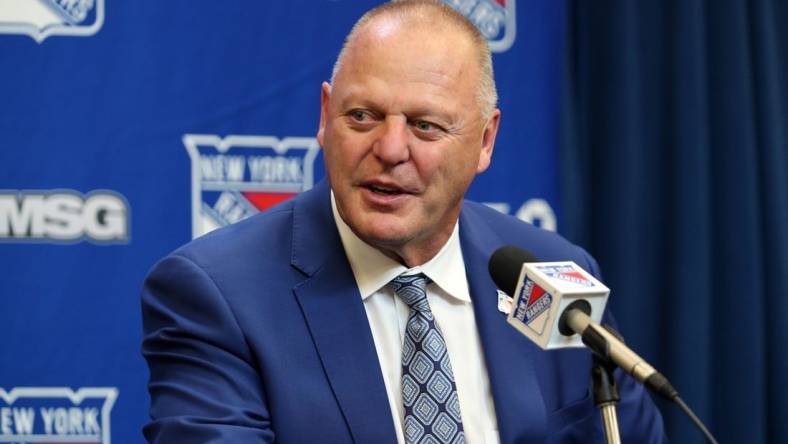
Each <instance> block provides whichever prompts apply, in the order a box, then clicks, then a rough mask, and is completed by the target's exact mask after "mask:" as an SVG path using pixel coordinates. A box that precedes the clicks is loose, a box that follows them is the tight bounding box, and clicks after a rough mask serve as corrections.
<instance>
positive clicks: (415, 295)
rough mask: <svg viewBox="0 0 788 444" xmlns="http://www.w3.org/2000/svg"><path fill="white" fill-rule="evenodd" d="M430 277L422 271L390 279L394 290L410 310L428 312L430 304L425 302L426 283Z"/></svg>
mask: <svg viewBox="0 0 788 444" xmlns="http://www.w3.org/2000/svg"><path fill="white" fill-rule="evenodd" d="M429 283H430V278H428V277H427V276H425V275H424V273H419V274H413V275H409V276H405V275H399V276H397V277H395V278H394V279H392V280H391V285H392V286H393V287H394V292H395V293H397V296H399V298H400V299H402V301H403V302H405V303H406V304H407V305H408V307H410V309H411V310H416V311H420V312H425V313H428V312H429V311H430V304H429V302H427V290H426V288H427V284H429Z"/></svg>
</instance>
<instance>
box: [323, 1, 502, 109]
mask: <svg viewBox="0 0 788 444" xmlns="http://www.w3.org/2000/svg"><path fill="white" fill-rule="evenodd" d="M422 27H426V28H427V29H429V30H430V33H431V34H432V35H441V34H448V33H451V34H454V35H456V36H457V38H458V39H465V40H466V42H467V43H468V44H469V46H470V47H471V48H472V51H471V52H470V53H471V54H473V56H472V57H474V58H475V59H476V60H475V62H476V65H477V66H478V73H479V75H478V77H479V78H478V81H477V87H476V88H477V91H476V99H477V103H478V106H479V112H480V114H481V115H482V117H483V118H485V119H486V118H489V117H490V116H491V115H492V113H493V111H494V110H495V106H496V103H497V102H498V94H497V92H496V89H495V79H494V77H493V68H492V56H491V54H490V48H489V46H488V44H487V40H486V39H485V38H484V36H483V35H482V34H481V33H480V32H479V30H478V29H477V28H476V26H474V25H473V23H471V22H470V21H468V19H466V18H465V16H463V15H462V14H460V13H459V12H457V11H455V10H454V9H453V8H452V7H451V6H449V5H447V4H445V3H443V2H441V1H438V0H400V1H392V2H390V3H384V4H382V5H380V6H378V7H376V8H374V9H372V10H370V11H368V12H367V13H366V14H364V15H363V16H362V17H361V18H360V19H359V20H358V21H357V22H356V24H355V25H354V26H353V29H351V31H350V33H349V34H348V36H347V37H346V38H345V43H344V45H343V46H342V50H341V51H340V53H339V56H338V57H337V60H336V63H335V64H334V70H333V72H332V74H331V83H332V84H334V81H335V80H336V78H337V76H338V75H339V73H340V71H341V70H342V68H343V64H344V63H345V62H346V61H347V58H348V51H349V50H350V49H351V48H353V47H354V46H355V45H356V44H357V43H358V40H360V39H363V38H365V37H366V35H365V34H368V33H370V32H373V33H375V34H377V35H378V36H380V35H381V34H385V33H386V32H396V31H397V30H401V29H403V28H408V29H411V28H413V29H415V28H422Z"/></svg>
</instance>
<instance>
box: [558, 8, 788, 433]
mask: <svg viewBox="0 0 788 444" xmlns="http://www.w3.org/2000/svg"><path fill="white" fill-rule="evenodd" d="M568 3H569V4H568V7H567V9H568V17H569V27H568V29H567V33H568V35H569V36H570V38H569V40H568V43H569V44H568V51H567V54H568V60H569V63H568V65H567V68H568V69H567V73H568V76H567V83H566V85H565V91H566V92H567V94H566V104H567V106H566V107H565V108H564V110H565V117H566V119H565V125H566V126H565V131H564V134H565V136H566V139H565V142H566V143H565V144H564V149H563V150H562V156H561V158H562V160H563V161H562V173H563V174H562V175H561V177H562V179H563V180H562V185H563V190H564V196H565V199H566V200H565V201H564V208H565V214H566V215H567V216H566V218H565V221H566V222H568V224H567V226H566V230H565V232H564V234H567V235H569V236H570V237H571V238H573V239H575V240H577V241H579V242H580V243H581V244H583V245H585V246H586V247H587V248H589V249H590V250H591V252H592V253H593V254H594V255H595V256H596V258H597V259H598V261H599V262H600V265H601V266H602V269H603V271H604V274H605V277H606V280H607V283H608V284H609V286H610V287H611V288H612V289H613V292H614V293H616V295H617V297H615V298H611V301H612V302H611V304H612V307H613V310H614V312H615V313H617V314H618V318H619V320H620V324H621V326H622V328H623V330H624V332H625V334H626V336H627V339H628V340H629V342H630V343H632V344H635V346H636V349H637V350H643V355H644V356H648V357H650V358H652V362H653V363H655V364H656V365H657V367H658V368H660V369H662V371H663V373H665V374H666V375H667V376H669V377H670V378H671V380H672V381H673V383H674V385H675V386H676V388H677V389H678V390H679V391H680V392H681V393H682V395H683V397H684V399H686V400H687V402H688V404H689V405H690V406H692V407H693V409H695V411H696V412H697V413H698V415H699V416H700V417H701V418H702V419H704V421H705V422H706V423H707V425H708V426H709V427H710V428H711V429H712V431H713V432H714V433H715V435H716V437H717V438H718V439H719V442H721V443H745V442H746V443H775V444H776V443H785V442H788V422H786V420H785V418H786V417H788V397H786V393H787V392H786V388H785V383H784V382H783V379H784V378H785V376H786V375H788V358H787V357H786V355H785V353H784V351H785V350H786V347H788V330H786V321H788V302H786V296H788V132H787V131H788V33H787V32H786V28H785V23H788V4H786V2H780V1H755V2H750V1H745V0H714V1H704V0H661V1H652V2H648V1H643V2H632V1H627V0H619V1H610V2H604V3H602V4H597V3H593V4H592V2H586V1H581V0H577V1H575V0H572V1H570V2H568ZM662 407H663V408H662V412H663V415H664V416H665V419H666V424H667V426H668V432H669V436H670V437H671V438H672V439H673V440H674V442H681V443H701V442H705V441H704V440H703V438H702V436H701V435H700V433H699V432H697V431H696V430H695V429H694V427H693V426H692V424H691V423H690V422H689V420H687V418H685V417H683V416H682V415H681V413H680V411H679V410H678V409H677V408H675V407H673V406H662Z"/></svg>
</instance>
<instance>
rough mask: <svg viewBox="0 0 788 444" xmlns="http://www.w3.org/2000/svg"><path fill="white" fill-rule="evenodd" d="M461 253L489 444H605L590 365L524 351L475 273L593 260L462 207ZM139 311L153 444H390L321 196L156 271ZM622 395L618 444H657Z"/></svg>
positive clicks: (190, 248) (625, 390)
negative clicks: (483, 378) (507, 265)
mask: <svg viewBox="0 0 788 444" xmlns="http://www.w3.org/2000/svg"><path fill="white" fill-rule="evenodd" d="M460 241H461V245H462V251H463V257H464V260H465V266H466V271H467V275H468V281H469V282H468V283H469V286H470V292H471V295H472V299H473V308H474V312H475V315H476V322H477V326H478V329H479V333H480V336H481V340H482V346H483V349H484V358H485V362H486V364H487V369H488V373H489V379H490V385H491V389H492V395H493V400H494V403H495V410H496V414H497V420H498V427H499V433H500V437H501V442H502V443H529V444H538V443H570V442H578V443H589V442H600V443H601V442H604V437H603V433H602V428H601V421H600V416H599V413H598V410H597V409H596V407H595V406H594V405H593V401H592V399H591V398H590V396H589V368H590V361H591V359H590V354H589V352H588V351H587V350H585V349H572V350H560V351H551V352H545V351H542V350H540V349H539V348H538V347H536V346H534V345H532V343H531V342H529V341H528V339H526V338H525V337H523V336H521V335H520V333H518V332H517V331H516V330H514V329H513V328H511V327H510V326H509V325H508V324H507V323H506V321H505V317H504V315H503V314H502V313H500V312H499V311H498V309H497V295H496V287H495V284H493V282H492V280H491V279H490V277H489V274H488V272H487V261H488V259H489V257H490V255H491V254H492V252H493V251H494V250H495V249H496V248H498V247H500V246H503V245H508V244H513V245H517V246H520V247H522V248H527V249H528V250H530V251H532V252H533V253H534V254H535V255H536V256H537V257H539V258H540V259H542V260H573V261H575V262H577V263H578V264H580V265H581V266H583V267H584V268H586V269H588V270H590V271H591V272H592V273H594V274H595V275H598V274H599V273H598V269H597V265H596V264H595V263H594V261H593V259H591V258H590V257H589V256H588V255H587V254H586V253H585V252H584V251H583V250H581V249H580V248H578V247H575V246H573V245H571V244H570V243H568V242H566V241H565V240H563V239H562V238H561V237H559V236H557V235H555V234H553V233H548V232H545V231H542V230H539V229H537V228H535V227H532V226H530V225H528V224H525V223H522V222H520V221H518V220H517V219H515V218H513V217H510V216H505V215H502V214H499V213H497V212H495V211H493V210H491V209H488V208H486V207H484V206H482V205H479V204H475V203H472V202H466V203H465V205H464V208H463V210H462V214H461V216H460ZM142 309H143V323H144V334H145V337H144V341H143V345H142V350H143V354H144V356H145V358H146V359H147V360H148V364H149V366H150V384H149V390H150V393H151V410H150V413H151V418H152V420H151V422H150V423H149V424H148V425H146V426H145V428H144V433H145V436H146V437H147V439H148V440H149V441H150V442H157V443H198V442H199V443H207V442H212V443H213V442H228V443H257V442H272V441H274V440H276V442H278V443H299V444H301V443H350V442H355V443H395V442H396V436H395V432H394V426H393V424H392V417H391V412H390V410H389V404H388V399H387V395H386V389H385V386H384V383H383V377H382V375H381V370H380V366H379V363H378V358H377V353H376V351H375V345H374V342H373V339H372V334H371V332H370V329H369V323H368V322H367V317H366V312H365V310H364V306H363V303H362V300H361V297H360V295H359V293H358V289H357V287H356V283H355V279H354V277H353V273H352V271H351V268H350V265H349V263H348V260H347V258H346V256H345V253H344V250H343V248H342V245H341V242H340V239H339V235H338V233H337V229H336V226H335V224H334V221H333V215H332V212H331V206H330V200H329V188H328V185H327V184H326V183H325V182H323V183H321V184H319V185H318V186H316V187H315V188H313V189H312V190H310V191H308V192H305V193H303V194H301V195H299V196H298V197H296V198H294V199H292V200H290V201H288V202H286V203H284V204H282V205H280V206H278V207H275V208H273V209H271V210H269V211H267V212H265V213H262V214H260V215H257V216H254V217H252V218H249V219H247V220H245V221H243V222H239V223H237V224H235V225H231V226H229V227H226V228H223V229H220V230H217V231H215V232H213V233H211V234H209V235H206V236H204V237H202V238H200V239H197V240H195V241H193V242H191V243H190V244H188V245H186V246H184V247H182V248H180V249H178V250H176V251H175V252H174V253H172V254H171V255H169V256H168V257H166V258H164V259H163V260H162V261H161V262H159V263H158V264H157V265H156V266H155V267H154V269H153V270H152V271H151V273H150V275H149V276H148V279H147V280H146V282H145V287H144V290H143V294H142ZM453 364H454V365H462V363H453ZM619 381H620V389H621V392H622V400H621V402H620V403H619V422H620V427H621V433H622V438H623V442H632V443H650V442H662V441H663V439H664V437H663V427H662V420H661V418H660V416H659V413H658V411H657V409H656V408H655V406H654V405H653V403H652V401H651V400H650V398H649V397H648V396H647V395H646V394H645V393H644V391H643V389H642V388H641V387H640V386H638V385H636V384H635V383H633V382H632V381H631V380H630V379H629V378H628V377H624V378H619Z"/></svg>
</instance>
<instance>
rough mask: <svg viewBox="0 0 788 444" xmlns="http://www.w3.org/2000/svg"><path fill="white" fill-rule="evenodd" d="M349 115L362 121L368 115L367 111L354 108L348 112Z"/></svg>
mask: <svg viewBox="0 0 788 444" xmlns="http://www.w3.org/2000/svg"><path fill="white" fill-rule="evenodd" d="M350 117H352V118H353V120H355V121H357V122H363V121H364V120H367V117H368V116H367V113H365V112H364V111H361V110H355V111H351V112H350Z"/></svg>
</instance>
